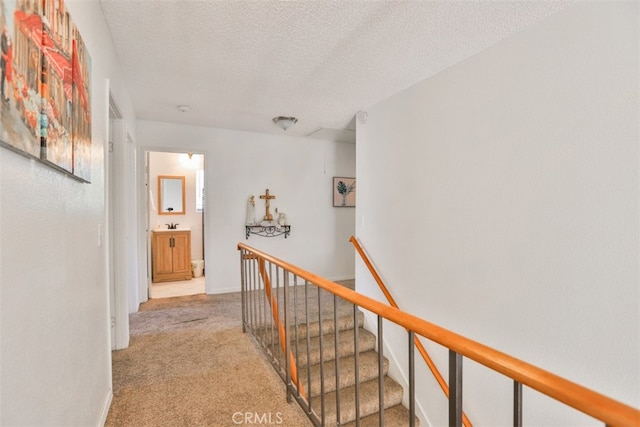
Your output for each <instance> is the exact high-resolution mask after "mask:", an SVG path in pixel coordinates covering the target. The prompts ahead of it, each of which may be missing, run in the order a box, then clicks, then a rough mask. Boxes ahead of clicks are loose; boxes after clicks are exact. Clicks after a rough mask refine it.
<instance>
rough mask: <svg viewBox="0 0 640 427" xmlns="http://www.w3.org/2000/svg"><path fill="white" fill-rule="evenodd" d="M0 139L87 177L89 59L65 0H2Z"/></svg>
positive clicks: (53, 164)
mask: <svg viewBox="0 0 640 427" xmlns="http://www.w3.org/2000/svg"><path fill="white" fill-rule="evenodd" d="M0 27H1V28H0V32H1V33H0V48H1V50H2V55H1V57H0V68H1V70H2V75H1V78H0V92H1V93H0V94H1V99H0V145H2V146H3V147H6V148H9V149H11V150H13V151H15V152H18V153H20V154H22V155H25V156H27V157H31V158H35V159H38V160H40V161H41V162H42V163H44V164H46V165H48V166H50V167H52V168H54V169H57V170H59V171H62V172H64V173H66V174H68V175H71V176H73V177H74V178H76V179H78V180H79V181H84V182H89V180H90V178H91V174H90V172H91V171H90V166H91V107H90V106H91V98H90V93H89V92H90V91H89V88H90V69H91V59H90V57H89V54H88V52H87V51H86V48H85V46H84V43H83V41H82V37H81V36H80V33H79V31H78V29H77V27H76V26H75V24H74V22H73V19H72V18H71V16H70V14H69V13H68V12H67V10H66V8H65V5H64V2H63V1H57V0H38V1H29V0H15V1H8V0H5V1H0Z"/></svg>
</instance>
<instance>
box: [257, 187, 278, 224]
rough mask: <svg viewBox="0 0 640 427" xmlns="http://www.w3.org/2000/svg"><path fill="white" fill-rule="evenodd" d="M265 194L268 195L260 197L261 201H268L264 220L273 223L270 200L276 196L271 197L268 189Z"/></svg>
mask: <svg viewBox="0 0 640 427" xmlns="http://www.w3.org/2000/svg"><path fill="white" fill-rule="evenodd" d="M265 193H266V194H263V195H261V196H260V198H261V199H264V200H265V201H266V212H265V215H264V218H263V219H264V220H265V221H273V216H272V215H271V213H270V212H269V200H271V199H275V198H276V196H272V195H269V189H268V188H267V190H266V191H265Z"/></svg>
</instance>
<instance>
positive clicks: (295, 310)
mask: <svg viewBox="0 0 640 427" xmlns="http://www.w3.org/2000/svg"><path fill="white" fill-rule="evenodd" d="M297 283H298V277H297V276H296V275H295V274H293V326H294V328H295V335H296V337H295V338H296V390H297V391H298V397H300V369H299V367H300V338H299V336H298V332H299V331H298V286H297Z"/></svg>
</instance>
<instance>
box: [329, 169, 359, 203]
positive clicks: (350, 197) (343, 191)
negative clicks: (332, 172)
mask: <svg viewBox="0 0 640 427" xmlns="http://www.w3.org/2000/svg"><path fill="white" fill-rule="evenodd" d="M333 206H334V207H337V208H353V207H355V206H356V179H355V178H344V177H339V176H334V177H333Z"/></svg>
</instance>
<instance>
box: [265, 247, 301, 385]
mask: <svg viewBox="0 0 640 427" xmlns="http://www.w3.org/2000/svg"><path fill="white" fill-rule="evenodd" d="M258 267H259V270H260V276H261V277H262V281H263V282H264V290H265V293H266V294H267V298H269V304H270V305H271V314H272V316H273V320H274V322H275V323H276V324H277V325H278V331H279V332H280V333H279V335H280V347H281V348H282V352H283V353H284V352H286V351H287V345H286V339H287V334H286V331H285V327H284V323H283V322H282V321H281V320H280V316H279V314H278V301H277V300H276V297H274V296H273V295H272V292H271V280H270V279H269V275H268V274H267V270H266V269H265V267H264V258H258ZM288 356H289V366H291V380H292V381H293V382H294V383H295V384H296V387H297V388H298V392H300V395H301V396H302V397H305V392H304V388H303V387H302V384H299V383H298V367H297V365H296V359H295V357H294V356H293V352H292V351H291V350H289V355H288Z"/></svg>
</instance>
